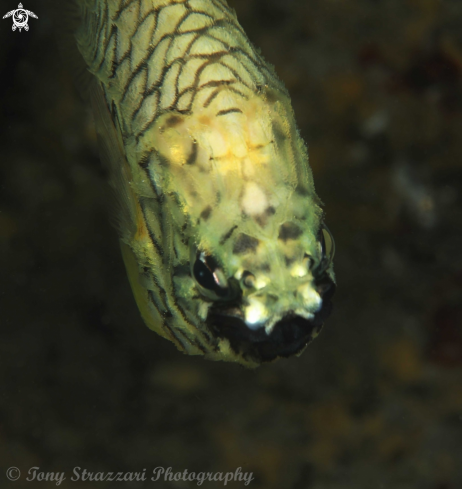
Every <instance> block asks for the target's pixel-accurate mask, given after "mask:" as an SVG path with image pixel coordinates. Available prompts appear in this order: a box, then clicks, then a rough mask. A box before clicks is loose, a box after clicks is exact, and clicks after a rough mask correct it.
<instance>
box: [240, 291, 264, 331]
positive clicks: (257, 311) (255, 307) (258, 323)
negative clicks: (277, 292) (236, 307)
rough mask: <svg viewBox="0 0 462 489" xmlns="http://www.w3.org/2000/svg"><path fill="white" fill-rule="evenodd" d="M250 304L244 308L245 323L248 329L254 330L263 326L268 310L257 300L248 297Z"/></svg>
mask: <svg viewBox="0 0 462 489" xmlns="http://www.w3.org/2000/svg"><path fill="white" fill-rule="evenodd" d="M249 302H250V306H248V307H246V309H245V323H246V325H247V327H248V328H249V329H252V330H255V329H258V328H260V327H262V326H263V323H264V321H265V320H266V319H267V317H268V310H267V309H266V307H265V306H264V305H263V304H262V303H261V302H260V301H259V300H255V299H252V298H250V299H249Z"/></svg>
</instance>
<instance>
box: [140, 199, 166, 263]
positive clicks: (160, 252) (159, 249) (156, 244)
mask: <svg viewBox="0 0 462 489" xmlns="http://www.w3.org/2000/svg"><path fill="white" fill-rule="evenodd" d="M139 202H140V207H141V211H142V213H143V219H144V223H145V225H146V229H147V230H148V234H149V238H150V239H151V242H152V244H153V246H154V248H155V249H156V251H157V254H158V255H159V258H160V260H161V262H162V263H164V250H163V249H162V246H161V245H160V243H159V242H158V241H157V239H156V238H155V236H154V235H153V234H152V231H151V228H150V227H149V226H148V224H147V219H146V209H145V205H144V199H143V198H140V199H139ZM159 202H160V203H161V202H162V199H159Z"/></svg>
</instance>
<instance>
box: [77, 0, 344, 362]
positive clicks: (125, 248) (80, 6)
mask: <svg viewBox="0 0 462 489" xmlns="http://www.w3.org/2000/svg"><path fill="white" fill-rule="evenodd" d="M73 9H74V10H73V18H74V21H73V28H72V31H71V37H72V42H73V43H74V45H75V51H76V53H77V54H78V56H79V60H80V61H79V62H80V63H81V68H80V80H81V85H82V86H85V90H84V91H85V92H86V94H87V97H88V100H89V102H90V104H91V107H92V110H93V114H94V118H95V122H96V131H97V135H98V142H99V149H100V153H101V159H102V161H103V162H104V164H105V165H106V167H107V168H108V173H109V175H110V177H109V178H110V184H111V187H112V189H113V194H114V204H113V209H114V210H113V211H114V213H115V221H116V227H117V230H118V233H119V238H120V245H121V250H122V256H123V259H124V262H125V266H126V270H127V274H128V278H129V281H130V284H131V288H132V290H133V294H134V297H135V300H136V303H137V305H138V308H139V311H140V313H141V316H142V317H143V319H144V322H145V323H146V325H147V326H148V327H149V328H150V329H152V330H153V331H155V332H156V333H157V334H159V335H160V336H161V337H163V338H165V339H167V340H169V341H171V342H172V343H173V344H174V345H175V346H176V347H177V348H178V350H180V351H182V352H184V353H186V354H189V355H203V356H204V357H205V358H206V359H210V360H221V361H227V362H236V363H238V364H241V365H243V366H245V367H249V368H254V367H257V366H259V365H261V364H263V363H267V362H272V361H274V360H277V359H279V358H287V357H291V356H295V355H297V356H298V355H300V354H301V353H302V352H303V351H304V349H305V347H306V346H307V345H308V344H309V343H310V342H311V341H312V340H313V339H314V338H315V337H316V336H317V335H318V334H319V332H320V331H321V328H322V326H323V324H324V321H325V320H326V319H327V317H328V316H329V315H330V313H331V310H332V301H331V298H332V296H333V294H334V291H335V287H336V281H335V274H334V270H333V256H334V251H335V245H334V240H333V237H332V234H331V233H330V231H329V229H328V228H327V226H326V224H325V223H324V219H325V214H324V211H323V209H322V206H323V204H322V202H321V200H320V199H319V198H318V196H317V195H316V192H315V189H314V182H313V175H312V171H311V168H310V166H309V161H308V152H307V147H306V144H305V142H304V141H303V139H302V137H301V136H300V133H299V130H298V128H297V125H296V122H295V116H294V111H293V108H292V105H291V100H290V95H289V93H288V91H287V89H286V88H285V86H284V84H283V83H282V82H281V81H280V79H279V78H278V77H277V75H276V73H275V69H274V67H273V66H271V65H270V64H269V63H268V62H266V61H265V60H264V58H263V57H262V55H261V54H260V52H259V51H258V50H257V49H256V48H255V47H254V46H253V45H252V43H251V42H250V41H249V39H248V37H247V35H246V34H245V32H244V30H243V28H242V27H241V25H240V24H239V22H238V20H237V16H236V13H235V11H234V10H233V9H232V8H230V7H229V5H228V4H227V3H226V1H225V0H74V3H73ZM75 19H77V20H75Z"/></svg>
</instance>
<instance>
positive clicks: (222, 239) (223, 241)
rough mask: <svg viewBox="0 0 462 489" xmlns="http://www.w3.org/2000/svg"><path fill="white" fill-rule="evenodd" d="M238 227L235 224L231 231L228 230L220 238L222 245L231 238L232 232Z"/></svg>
mask: <svg viewBox="0 0 462 489" xmlns="http://www.w3.org/2000/svg"><path fill="white" fill-rule="evenodd" d="M236 229H237V225H234V226H233V227H232V228H231V229H230V230H229V231H227V232H226V233H225V234H224V235H223V236H222V237H221V238H220V245H224V244H225V243H226V241H228V239H229V238H231V236H232V234H233V233H234V231H235V230H236Z"/></svg>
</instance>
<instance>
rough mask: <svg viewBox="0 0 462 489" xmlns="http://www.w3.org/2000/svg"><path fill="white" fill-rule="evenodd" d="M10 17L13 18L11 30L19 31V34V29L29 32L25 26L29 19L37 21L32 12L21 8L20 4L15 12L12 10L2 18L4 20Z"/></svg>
mask: <svg viewBox="0 0 462 489" xmlns="http://www.w3.org/2000/svg"><path fill="white" fill-rule="evenodd" d="M11 16H13V27H12V29H13V30H14V31H15V30H16V29H19V32H21V29H25V30H26V31H28V30H29V26H28V24H27V22H28V21H29V17H33V18H34V19H38V17H37V16H36V15H35V14H34V12H31V11H30V10H26V9H24V8H22V3H20V4H19V5H18V8H17V9H16V10H12V11H11V12H8V13H7V14H5V15H4V16H3V18H4V19H6V18H7V17H11Z"/></svg>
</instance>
